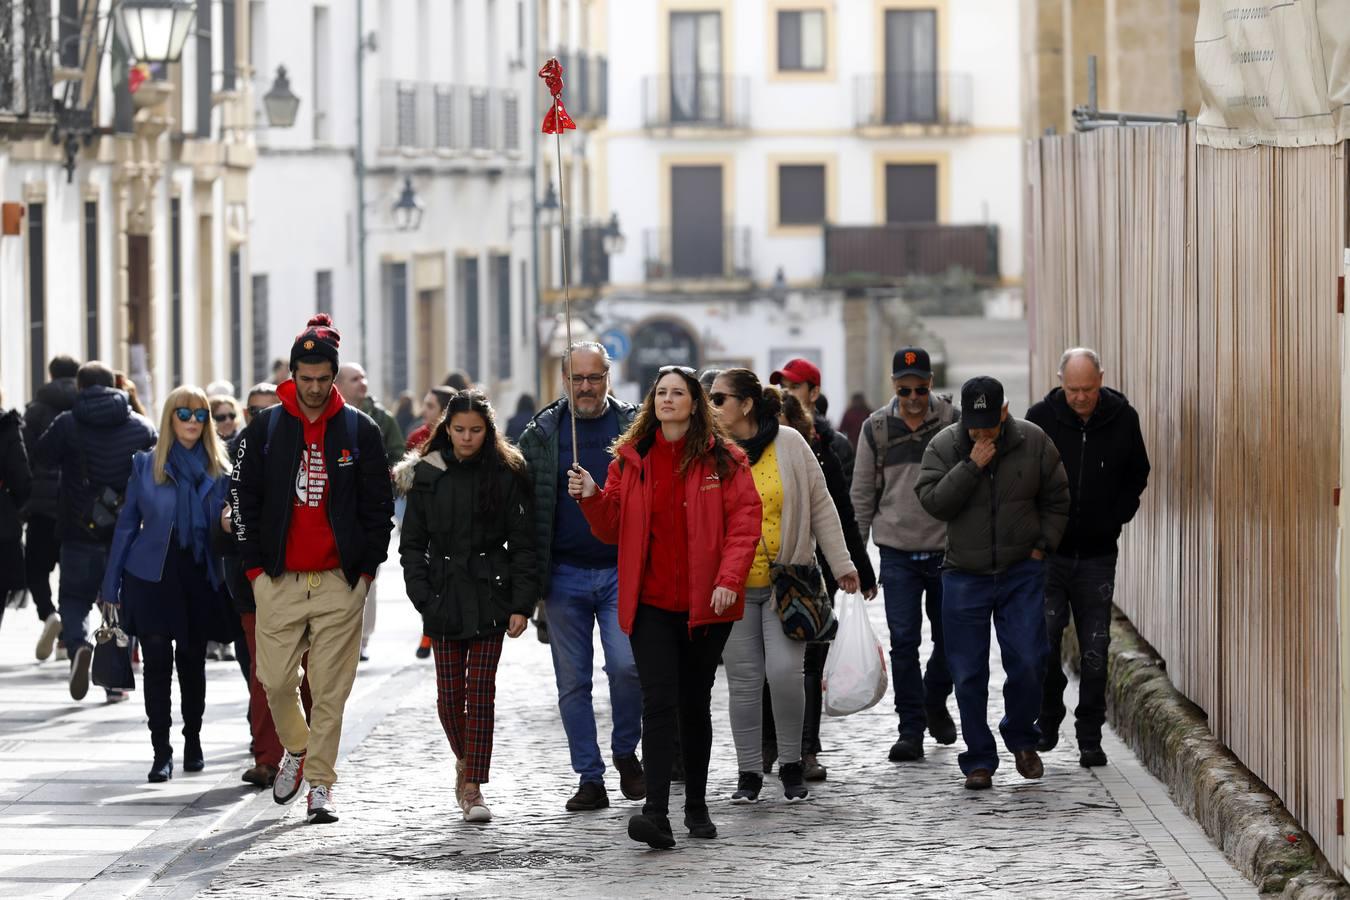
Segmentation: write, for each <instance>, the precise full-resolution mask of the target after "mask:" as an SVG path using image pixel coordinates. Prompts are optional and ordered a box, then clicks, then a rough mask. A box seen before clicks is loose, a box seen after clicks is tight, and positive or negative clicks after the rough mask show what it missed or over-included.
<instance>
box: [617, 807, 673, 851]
mask: <svg viewBox="0 0 1350 900" xmlns="http://www.w3.org/2000/svg"><path fill="white" fill-rule="evenodd" d="M628 836H629V837H630V838H632V839H633V840H635V841H637V842H638V843H641V844H646V845H647V846H648V847H651V848H652V849H653V850H669V849H670V848H671V847H674V846H675V835H674V834H673V833H672V832H671V830H670V819H669V818H668V817H667V816H663V815H660V814H658V813H639V814H637V815H636V816H633V817H632V818H631V819H629V820H628Z"/></svg>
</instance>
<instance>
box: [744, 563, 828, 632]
mask: <svg viewBox="0 0 1350 900" xmlns="http://www.w3.org/2000/svg"><path fill="white" fill-rule="evenodd" d="M760 545H761V546H763V547H764V556H765V557H766V558H768V556H769V547H768V545H767V544H765V543H764V540H763V539H762V538H761V539H760ZM769 581H770V583H771V584H772V593H773V605H774V609H775V610H776V611H777V613H778V621H779V622H781V623H782V625H783V633H784V634H786V635H787V636H788V637H790V638H791V639H792V640H794V641H832V640H834V636H835V634H836V633H837V632H838V631H839V620H838V619H837V618H836V617H835V615H834V603H833V601H831V600H830V596H829V594H827V593H826V592H825V578H824V576H823V575H822V574H821V571H820V567H819V566H817V565H816V564H815V563H807V564H805V565H799V564H793V563H776V562H774V561H773V560H772V559H769Z"/></svg>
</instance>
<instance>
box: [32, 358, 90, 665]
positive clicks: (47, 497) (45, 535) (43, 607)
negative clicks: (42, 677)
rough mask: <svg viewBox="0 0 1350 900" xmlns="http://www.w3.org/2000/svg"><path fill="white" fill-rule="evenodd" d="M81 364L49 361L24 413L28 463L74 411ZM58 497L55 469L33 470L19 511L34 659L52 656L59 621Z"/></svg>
mask: <svg viewBox="0 0 1350 900" xmlns="http://www.w3.org/2000/svg"><path fill="white" fill-rule="evenodd" d="M79 370H80V364H79V363H77V362H76V361H75V360H74V359H72V358H71V357H69V356H64V355H62V356H54V357H52V360H51V362H49V363H48V364H47V372H48V373H49V374H50V375H51V378H52V380H51V381H49V382H47V383H46V384H44V385H43V386H42V387H40V388H38V389H37V393H36V394H35V395H34V397H33V402H32V403H29V404H28V407H27V408H26V409H25V410H24V411H23V444H24V449H25V450H27V451H28V456H29V458H30V459H31V458H32V456H33V454H34V453H35V452H36V450H37V443H38V439H39V438H41V437H42V433H43V432H45V431H46V430H47V429H48V428H50V427H51V424H52V422H53V421H55V420H56V417H57V416H59V415H61V413H63V412H66V411H68V410H70V409H71V408H72V407H74V406H75V398H76V396H78V394H79V389H78V388H76V387H75V374H76V373H77V372H79ZM60 494H61V471H60V469H58V468H56V467H55V466H34V467H33V494H32V496H31V497H30V498H29V499H28V504H27V505H26V506H25V507H24V514H25V515H24V517H25V518H26V519H27V521H28V532H27V534H26V535H25V538H24V581H25V583H26V584H27V587H28V593H29V594H31V595H32V597H33V605H34V606H35V607H36V608H37V614H38V618H39V619H41V620H42V633H41V635H39V637H38V643H37V658H38V659H39V660H45V659H46V658H47V657H49V656H51V655H52V646H53V645H54V644H55V643H56V638H57V636H58V635H59V634H60V633H61V617H60V616H59V615H58V614H57V612H56V607H55V606H53V605H52V583H51V578H52V569H54V568H56V563H57V562H58V561H59V560H60V558H61V542H60V541H59V540H57V538H56V512H57V510H56V506H57V498H58V497H59V496H60Z"/></svg>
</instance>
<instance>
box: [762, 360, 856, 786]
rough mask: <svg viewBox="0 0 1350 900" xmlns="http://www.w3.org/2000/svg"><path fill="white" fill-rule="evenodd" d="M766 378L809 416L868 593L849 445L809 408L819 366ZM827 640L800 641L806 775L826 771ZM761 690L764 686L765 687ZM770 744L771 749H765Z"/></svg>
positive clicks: (786, 369) (829, 582) (797, 366)
mask: <svg viewBox="0 0 1350 900" xmlns="http://www.w3.org/2000/svg"><path fill="white" fill-rule="evenodd" d="M769 383H770V384H776V385H779V386H780V387H782V388H783V389H784V390H786V391H787V392H788V393H789V394H791V395H792V396H794V397H796V398H797V400H798V401H799V402H800V403H801V405H802V409H804V410H806V413H807V415H809V416H811V417H812V422H813V424H814V433H815V437H814V438H813V439H812V441H811V450H812V452H814V453H815V455H816V460H817V461H818V462H819V463H820V468H821V470H822V471H824V473H825V486H826V488H828V489H829V492H830V499H831V500H832V501H834V508H835V511H836V512H838V513H839V524H840V526H841V527H842V528H843V529H844V543H845V544H846V545H847V547H848V555H849V557H850V558H851V559H852V560H853V565H855V566H856V567H857V568H858V578H859V580H860V581H861V583H862V591H863V595H864V596H865V597H867V599H869V600H870V599H872V598H873V597H875V596H876V595H877V575H876V570H875V569H873V568H872V560H871V559H870V558H869V557H868V555H867V541H865V540H864V539H863V538H862V535H861V534H860V533H859V531H858V523H857V521H856V520H855V518H854V515H853V501H852V500H851V499H850V498H849V487H850V484H851V480H852V471H851V468H852V466H851V463H852V460H853V447H852V445H850V444H849V443H848V439H847V438H845V437H843V436H842V435H840V434H839V432H837V431H835V430H834V429H833V428H831V427H830V423H829V420H827V419H826V418H825V417H824V416H822V415H818V414H816V413H815V412H814V410H815V408H816V399H817V398H818V397H819V396H820V369H819V368H818V367H817V366H816V364H815V363H813V362H811V361H810V360H806V359H801V358H797V359H790V360H788V362H787V364H786V365H784V366H783V368H781V369H779V370H777V371H776V372H774V373H773V374H771V375H770V376H769ZM840 441H842V442H843V443H844V446H845V447H846V448H847V450H848V462H849V463H850V466H849V470H850V471H846V470H845V466H844V463H845V461H844V460H843V459H841V458H840V456H839V448H838V444H839V442H840ZM816 560H817V561H818V562H819V563H820V568H821V573H822V574H823V575H824V576H825V589H826V590H827V591H829V593H830V595H831V596H833V595H834V593H835V591H837V590H838V589H839V585H838V583H837V582H836V581H835V579H834V573H832V572H831V571H830V566H829V564H828V563H827V562H826V560H825V555H824V554H823V553H821V552H820V550H819V548H817V550H816ZM829 652H830V645H829V644H828V643H812V644H807V645H806V665H805V668H804V674H805V679H806V714H805V717H804V719H803V721H802V773H803V777H804V778H805V779H806V780H807V781H824V780H825V778H826V776H827V775H828V774H829V773H828V772H827V771H826V769H825V767H824V766H823V765H821V764H820V761H819V759H818V758H817V754H819V753H820V752H821V746H820V714H821V706H822V703H821V701H822V698H823V694H822V692H821V679H822V677H823V676H824V673H825V660H826V658H827V657H828V656H829ZM766 690H767V688H766ZM764 744H765V747H766V752H765V754H764V761H765V764H769V763H770V761H771V760H773V759H774V758H775V757H776V756H777V748H778V742H777V729H776V728H775V726H774V721H773V705H772V704H771V703H769V702H767V701H766V702H765V703H764ZM769 750H772V751H773V752H768V751H769Z"/></svg>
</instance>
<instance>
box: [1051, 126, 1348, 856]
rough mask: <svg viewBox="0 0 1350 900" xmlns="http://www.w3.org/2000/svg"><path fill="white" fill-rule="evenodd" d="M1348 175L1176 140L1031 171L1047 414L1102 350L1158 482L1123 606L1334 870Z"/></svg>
mask: <svg viewBox="0 0 1350 900" xmlns="http://www.w3.org/2000/svg"><path fill="white" fill-rule="evenodd" d="M1345 170H1346V156H1345V146H1344V145H1339V146H1334V147H1306V148H1290V149H1278V148H1270V147H1261V148H1256V149H1252V150H1215V149H1213V148H1209V147H1198V146H1197V145H1196V143H1195V137H1194V131H1193V128H1178V127H1175V126H1161V127H1157V128H1111V129H1103V130H1099V131H1095V132H1091V133H1087V134H1075V135H1068V136H1062V137H1047V138H1043V139H1041V140H1039V141H1037V142H1035V143H1032V144H1031V145H1029V148H1028V157H1027V178H1028V188H1027V189H1028V206H1027V209H1028V214H1027V223H1028V234H1027V243H1028V250H1027V256H1028V259H1027V267H1026V269H1027V273H1028V293H1029V295H1030V298H1031V304H1030V308H1031V316H1032V325H1031V333H1032V343H1033V347H1032V354H1031V356H1032V358H1031V371H1032V386H1033V394H1034V395H1038V394H1039V393H1040V392H1043V391H1045V390H1048V389H1049V388H1050V387H1052V386H1053V385H1054V384H1055V371H1056V368H1057V365H1058V361H1059V355H1060V353H1061V352H1062V351H1063V350H1064V349H1065V348H1067V347H1072V346H1079V345H1083V346H1089V347H1094V348H1096V349H1097V350H1098V351H1100V353H1101V354H1102V358H1103V363H1104V366H1105V368H1106V372H1107V374H1106V378H1107V384H1109V385H1111V386H1114V387H1118V388H1120V389H1121V390H1123V391H1124V392H1125V393H1126V395H1127V396H1129V398H1130V400H1131V402H1132V403H1133V404H1134V405H1135V407H1136V408H1137V409H1138V411H1139V414H1140V418H1141V420H1142V423H1143V429H1144V435H1145V439H1146V440H1147V442H1148V448H1149V455H1150V457H1151V459H1152V463H1153V475H1152V477H1151V479H1150V483H1149V488H1148V491H1147V492H1146V493H1145V495H1144V500H1143V505H1142V507H1141V508H1140V511H1139V514H1138V517H1137V518H1136V519H1135V520H1134V522H1133V523H1132V524H1131V525H1129V526H1128V527H1127V528H1126V534H1125V538H1124V540H1123V542H1122V546H1121V557H1120V567H1119V578H1118V582H1117V592H1116V602H1117V604H1118V605H1119V606H1120V608H1121V609H1122V610H1124V612H1125V613H1126V614H1127V615H1128V616H1129V617H1130V619H1131V620H1132V621H1133V622H1134V624H1135V625H1136V626H1137V627H1138V629H1139V631H1140V633H1141V634H1143V635H1144V637H1145V638H1146V639H1147V640H1148V641H1149V642H1150V643H1152V644H1153V645H1154V647H1156V648H1157V650H1158V652H1159V653H1161V654H1162V656H1163V658H1164V659H1165V660H1166V662H1167V670H1168V673H1169V674H1170V676H1171V678H1172V681H1173V683H1174V684H1175V685H1176V686H1177V687H1178V688H1179V689H1180V690H1181V691H1182V692H1183V693H1185V694H1186V696H1188V697H1189V698H1190V699H1191V700H1193V701H1194V702H1195V703H1196V704H1197V705H1198V706H1200V707H1201V708H1202V709H1203V710H1205V712H1206V713H1207V714H1208V716H1209V722H1210V727H1211V728H1212V729H1213V731H1214V733H1215V734H1216V735H1217V736H1218V738H1219V739H1220V740H1222V741H1223V742H1224V743H1225V744H1226V745H1227V746H1228V747H1230V748H1231V749H1232V750H1233V752H1234V753H1236V754H1237V756H1238V757H1239V758H1240V759H1241V760H1242V761H1243V762H1244V763H1245V764H1246V765H1247V767H1248V768H1250V769H1251V770H1252V771H1253V772H1254V773H1256V775H1257V776H1258V777H1260V778H1261V779H1262V780H1263V781H1264V782H1265V783H1266V784H1267V785H1269V786H1270V787H1271V788H1272V789H1273V790H1274V791H1275V792H1276V793H1278V794H1279V796H1280V797H1281V799H1282V800H1283V801H1284V803H1285V805H1286V806H1287V807H1288V808H1289V810H1290V811H1291V812H1292V813H1293V815H1294V816H1295V817H1296V818H1297V819H1298V820H1299V822H1300V823H1302V824H1303V826H1304V827H1305V828H1307V830H1308V831H1309V833H1310V834H1311V835H1312V836H1313V838H1314V840H1316V841H1317V843H1318V844H1319V846H1320V847H1321V848H1322V850H1323V852H1324V853H1325V854H1326V856H1327V857H1328V858H1329V859H1331V860H1333V861H1334V862H1336V863H1339V862H1340V860H1341V858H1342V852H1341V848H1340V846H1339V844H1338V841H1339V838H1338V837H1337V800H1338V798H1340V797H1342V796H1343V795H1342V793H1341V788H1342V759H1343V758H1342V751H1341V706H1340V704H1341V698H1340V690H1341V688H1340V666H1339V657H1340V652H1341V651H1340V636H1339V633H1338V616H1337V603H1338V590H1339V588H1338V582H1337V554H1336V550H1337V540H1338V534H1337V525H1338V513H1339V510H1338V509H1337V508H1336V507H1335V505H1334V502H1335V501H1334V491H1335V489H1336V488H1337V486H1338V484H1339V467H1340V453H1341V372H1340V361H1341V355H1340V354H1341V329H1342V324H1341V317H1340V316H1338V315H1337V308H1336V302H1337V299H1336V298H1337V277H1338V276H1339V275H1340V274H1341V265H1342V248H1343V247H1344V246H1345V234H1344V222H1345V213H1346V210H1345V204H1346V200H1345V198H1346V176H1345ZM1348 500H1350V498H1348Z"/></svg>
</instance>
